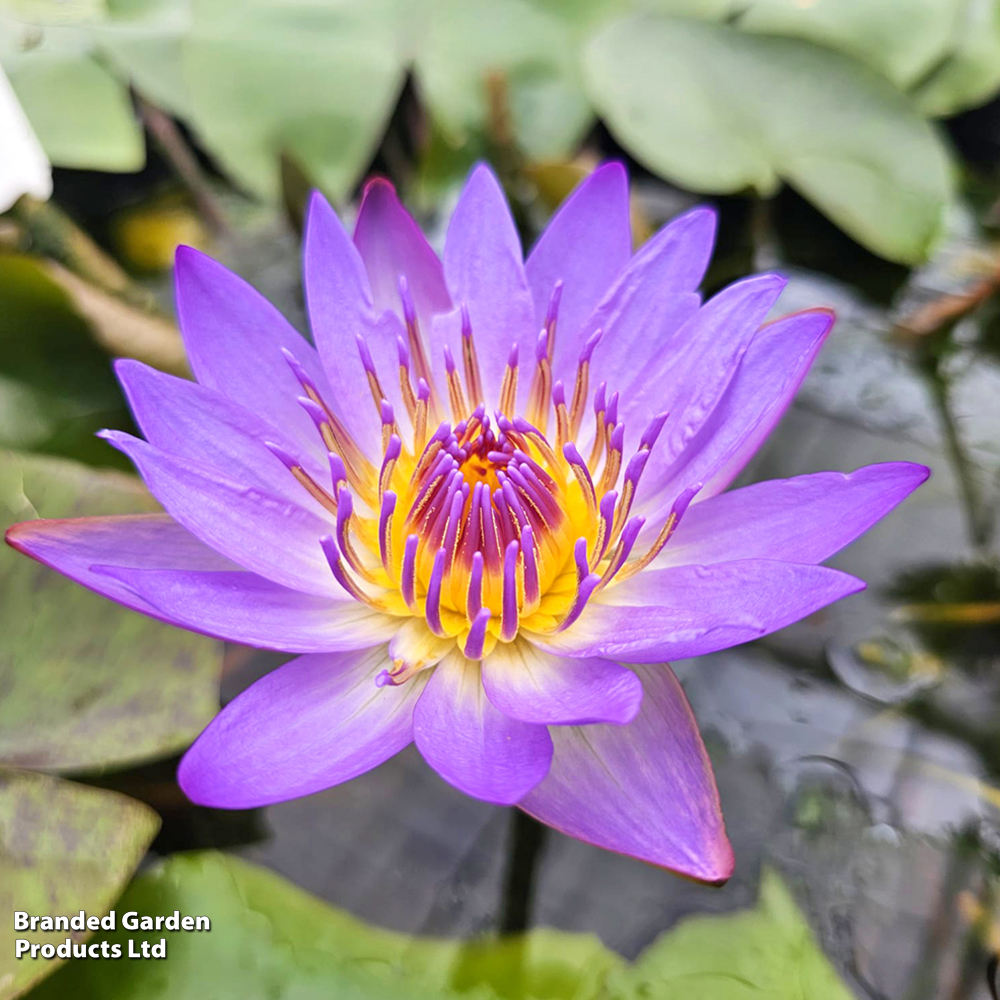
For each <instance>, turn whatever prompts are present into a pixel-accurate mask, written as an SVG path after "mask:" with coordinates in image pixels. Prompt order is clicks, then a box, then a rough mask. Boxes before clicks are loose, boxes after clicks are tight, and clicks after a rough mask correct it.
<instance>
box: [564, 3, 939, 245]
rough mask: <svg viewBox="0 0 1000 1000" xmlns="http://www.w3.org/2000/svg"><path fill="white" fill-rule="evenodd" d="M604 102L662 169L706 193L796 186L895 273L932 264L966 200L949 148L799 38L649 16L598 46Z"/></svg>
mask: <svg viewBox="0 0 1000 1000" xmlns="http://www.w3.org/2000/svg"><path fill="white" fill-rule="evenodd" d="M584 68H585V75H586V78H587V82H588V86H589V89H590V94H591V97H592V99H593V101H594V103H595V104H596V105H597V107H598V109H599V110H600V112H601V114H602V115H603V117H604V119H605V121H606V122H607V124H608V126H609V128H610V129H611V130H612V131H613V132H614V133H615V135H616V137H617V138H618V139H619V140H620V141H621V142H622V144H623V145H624V146H626V148H628V149H629V151H630V152H632V153H633V154H634V155H635V156H636V157H637V158H638V159H640V160H641V161H642V162H643V163H644V164H645V165H646V166H648V167H649V168H650V169H652V170H654V171H656V172H658V173H660V174H662V175H663V176H665V177H667V178H668V179H670V180H672V181H675V182H677V183H679V184H682V185H684V186H686V187H689V188H691V189H693V190H696V191H705V192H713V193H727V192H734V191H740V190H742V189H744V188H748V187H749V188H753V189H755V190H756V191H758V192H759V193H760V194H763V195H768V194H771V193H773V192H774V190H775V189H776V188H777V186H778V184H779V181H780V180H786V181H787V182H788V183H789V184H791V185H792V186H793V187H795V188H797V189H798V190H799V191H801V192H802V193H803V194H804V195H805V196H806V197H808V198H809V199H810V200H811V201H813V202H815V203H816V204H817V205H818V206H819V207H820V208H821V209H823V210H824V211H825V212H826V213H827V214H828V215H829V216H830V217H831V218H832V219H834V221H836V222H837V223H838V224H839V225H840V226H841V227H843V228H844V229H845V230H846V231H847V232H848V233H849V234H850V235H851V236H853V237H854V238H855V239H857V240H859V241H860V242H862V243H864V244H865V245H866V246H868V247H869V248H870V249H872V250H874V251H875V252H877V253H879V254H881V255H882V256H884V257H887V258H889V259H890V260H895V261H900V262H903V263H915V262H917V261H920V260H922V259H923V258H924V257H926V255H927V254H928V252H929V250H930V248H931V246H932V245H933V243H934V241H935V240H936V239H937V237H938V235H939V233H940V231H941V227H942V225H943V217H944V212H945V209H946V207H947V205H948V203H949V200H950V198H951V194H952V176H951V169H950V164H949V160H948V155H947V153H946V151H945V147H944V146H943V144H942V143H941V141H940V139H939V138H938V136H937V134H936V133H935V132H934V130H933V129H932V128H931V126H930V125H928V124H927V122H925V121H924V120H923V119H921V118H920V116H919V115H918V114H917V112H916V111H915V110H914V108H913V107H912V106H911V104H910V102H909V100H908V99H907V98H906V97H905V96H904V95H902V94H900V93H899V92H898V91H896V90H895V89H894V88H893V87H892V85H891V84H890V83H889V82H888V81H886V80H885V79H883V78H882V77H881V76H879V75H878V74H876V73H874V72H873V71H871V70H868V69H866V68H864V67H863V66H861V65H860V64H858V63H856V62H854V61H853V60H851V59H848V58H846V57H844V56H841V55H839V54H837V53H835V52H831V51H828V50H826V49H822V48H819V47H817V46H814V45H811V44H809V43H806V42H801V41H798V40H796V39H788V38H772V37H767V36H763V35H751V34H744V33H742V32H740V31H738V30H737V29H735V28H732V27H729V26H726V25H718V24H708V23H702V22H697V21H688V20H681V19H671V18H665V17H654V16H650V15H638V16H634V17H631V18H628V19H625V20H621V21H617V22H615V23H614V24H612V25H610V26H609V27H607V28H606V29H605V30H603V31H602V32H601V33H600V34H599V35H598V36H597V37H596V38H595V39H594V40H593V42H592V43H591V44H590V45H589V46H588V48H587V50H586V53H585V58H584Z"/></svg>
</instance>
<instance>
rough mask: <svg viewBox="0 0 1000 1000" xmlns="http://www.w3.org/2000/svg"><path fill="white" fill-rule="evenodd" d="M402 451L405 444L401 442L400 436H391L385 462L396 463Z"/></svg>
mask: <svg viewBox="0 0 1000 1000" xmlns="http://www.w3.org/2000/svg"><path fill="white" fill-rule="evenodd" d="M402 450H403V442H402V441H400V440H399V435H398V434H390V435H389V444H388V445H387V446H386V449H385V461H386V462H394V461H395V460H396V459H397V458H399V456H400V453H401V452H402Z"/></svg>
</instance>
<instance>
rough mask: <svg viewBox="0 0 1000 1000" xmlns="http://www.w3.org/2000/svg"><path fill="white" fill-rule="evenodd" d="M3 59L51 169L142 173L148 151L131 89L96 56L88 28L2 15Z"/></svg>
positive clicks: (0, 40)
mask: <svg viewBox="0 0 1000 1000" xmlns="http://www.w3.org/2000/svg"><path fill="white" fill-rule="evenodd" d="M0 60H2V61H3V66H4V69H5V70H6V72H7V75H8V76H9V77H10V82H11V86H13V88H14V92H15V93H16V94H17V96H18V99H19V100H20V102H21V104H22V106H23V107H24V110H25V113H26V114H27V116H28V119H29V120H30V122H31V125H32V127H33V128H34V130H35V133H36V134H37V136H38V141H39V142H40V143H41V144H42V148H43V149H44V150H45V152H46V154H47V155H48V158H49V159H50V160H51V161H52V162H53V163H55V164H57V165H58V166H62V167H86V168H89V169H91V170H138V169H139V168H140V167H142V165H143V163H144V162H145V157H146V154H145V146H144V144H143V139H142V130H141V129H140V128H139V124H138V122H137V121H136V118H135V115H134V113H133V111H132V102H131V101H130V99H129V95H128V90H127V89H126V88H125V87H123V86H122V84H121V82H120V81H119V80H117V79H116V78H115V77H114V75H113V74H112V73H111V72H110V71H109V70H108V69H107V68H106V67H105V66H104V65H103V64H102V63H101V62H100V61H99V60H98V59H97V58H96V57H95V54H94V52H93V51H92V50H91V46H90V42H89V40H88V36H87V35H86V33H85V30H84V29H83V28H82V27H76V26H71V27H47V28H43V29H40V28H29V27H27V26H26V25H15V24H14V23H13V22H10V21H7V20H5V19H3V18H2V17H0Z"/></svg>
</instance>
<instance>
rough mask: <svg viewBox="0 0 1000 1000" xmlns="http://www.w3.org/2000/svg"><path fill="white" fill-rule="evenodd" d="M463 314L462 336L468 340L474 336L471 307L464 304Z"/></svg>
mask: <svg viewBox="0 0 1000 1000" xmlns="http://www.w3.org/2000/svg"><path fill="white" fill-rule="evenodd" d="M461 313H462V336H463V337H464V338H465V339H466V340H468V339H469V337H471V336H472V318H471V317H470V316H469V307H468V306H467V305H466V304H465V303H464V302H463V303H462V305H461Z"/></svg>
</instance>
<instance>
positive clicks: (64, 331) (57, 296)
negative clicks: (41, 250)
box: [0, 254, 130, 461]
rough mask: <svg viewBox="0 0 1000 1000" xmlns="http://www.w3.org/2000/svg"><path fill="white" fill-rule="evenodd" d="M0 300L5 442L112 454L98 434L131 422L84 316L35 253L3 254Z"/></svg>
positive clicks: (0, 442) (0, 419)
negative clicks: (0, 307)
mask: <svg viewBox="0 0 1000 1000" xmlns="http://www.w3.org/2000/svg"><path fill="white" fill-rule="evenodd" d="M0 302H3V308H2V309H0V343H2V344H3V352H2V353H0V447H13V448H25V449H32V450H34V451H50V452H60V453H62V454H81V455H83V456H87V457H88V458H89V457H97V458H98V460H104V461H109V460H111V459H110V458H109V456H108V450H107V448H106V447H105V446H104V445H103V444H101V443H100V442H97V441H95V440H94V437H93V435H94V433H95V432H96V431H98V430H100V429H101V428H102V427H107V426H118V427H122V426H125V427H127V426H130V423H129V418H128V413H127V411H126V409H125V406H124V401H123V399H122V396H121V393H120V392H119V390H118V386H117V384H116V383H115V379H114V375H113V373H112V371H111V359H110V358H109V357H108V355H107V354H106V353H105V352H104V351H102V350H101V349H100V348H99V347H98V346H97V345H96V344H95V343H94V341H93V337H92V336H91V330H90V327H89V326H88V324H87V322H86V321H85V320H84V319H82V318H81V317H80V315H79V314H78V313H77V311H76V310H75V309H74V308H73V304H72V302H71V301H70V298H69V297H68V296H67V294H66V293H65V292H64V291H63V290H62V289H60V288H59V286H58V285H57V284H56V283H55V282H53V281H52V280H51V279H50V277H49V276H48V275H47V274H46V273H45V270H44V265H43V264H42V263H41V262H39V261H37V260H35V259H33V258H30V257H20V256H17V255H13V254H4V255H0Z"/></svg>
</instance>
